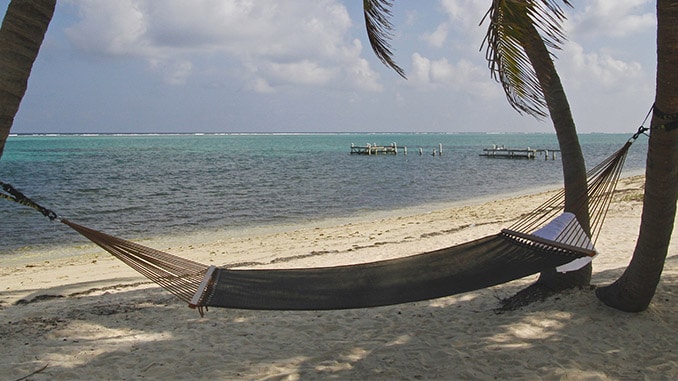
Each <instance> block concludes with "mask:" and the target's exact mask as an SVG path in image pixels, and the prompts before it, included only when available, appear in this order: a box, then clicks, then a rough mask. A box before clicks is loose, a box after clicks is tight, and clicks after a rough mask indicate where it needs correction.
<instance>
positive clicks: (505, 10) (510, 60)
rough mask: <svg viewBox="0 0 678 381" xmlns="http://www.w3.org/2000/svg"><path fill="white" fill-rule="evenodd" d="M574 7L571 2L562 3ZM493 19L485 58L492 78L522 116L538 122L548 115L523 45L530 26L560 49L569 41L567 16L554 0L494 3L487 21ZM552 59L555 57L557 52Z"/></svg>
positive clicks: (494, 1)
mask: <svg viewBox="0 0 678 381" xmlns="http://www.w3.org/2000/svg"><path fill="white" fill-rule="evenodd" d="M562 2H563V3H564V4H565V5H568V6H571V4H570V3H569V2H568V1H567V0H563V1H562ZM485 19H489V23H490V25H489V27H488V29H487V35H486V36H485V40H484V41H483V45H481V50H482V49H483V46H485V44H487V50H486V53H485V58H486V59H487V62H488V67H489V69H490V72H491V75H492V77H493V78H494V79H495V80H497V81H498V82H499V83H501V84H502V86H503V88H504V93H505V94H506V98H507V99H508V102H509V104H510V105H511V106H512V107H513V108H514V109H516V110H517V111H518V112H519V113H523V112H524V113H527V114H529V115H532V116H534V117H535V118H537V119H542V118H544V117H546V116H548V108H547V105H546V100H545V98H544V92H543V90H542V88H541V85H540V84H539V80H538V78H537V75H536V73H535V70H534V68H533V65H538V64H539V63H538V62H537V63H535V62H530V59H529V58H528V56H527V54H526V53H525V50H524V48H523V44H524V43H525V41H526V39H525V36H526V35H527V33H526V30H527V29H528V26H531V27H534V28H536V29H537V30H538V31H539V34H540V36H541V38H542V40H543V41H544V44H545V45H546V46H547V47H548V48H551V49H560V46H561V45H562V44H563V41H564V40H565V35H564V33H563V30H562V22H563V21H564V20H565V14H564V13H563V11H562V9H561V8H560V6H559V5H558V4H557V2H556V1H551V0H539V1H537V0H493V1H492V6H491V7H490V9H489V10H488V11H487V14H485V17H484V18H483V21H481V24H482V22H484V21H485ZM550 54H551V56H552V57H553V58H555V55H553V52H550Z"/></svg>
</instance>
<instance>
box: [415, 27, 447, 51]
mask: <svg viewBox="0 0 678 381" xmlns="http://www.w3.org/2000/svg"><path fill="white" fill-rule="evenodd" d="M448 31H449V26H448V25H447V23H442V24H440V25H438V28H436V30H435V31H434V32H433V33H430V34H424V35H423V36H421V39H422V40H424V41H426V42H428V44H429V45H431V46H433V47H436V48H440V47H442V46H443V44H445V40H447V33H448Z"/></svg>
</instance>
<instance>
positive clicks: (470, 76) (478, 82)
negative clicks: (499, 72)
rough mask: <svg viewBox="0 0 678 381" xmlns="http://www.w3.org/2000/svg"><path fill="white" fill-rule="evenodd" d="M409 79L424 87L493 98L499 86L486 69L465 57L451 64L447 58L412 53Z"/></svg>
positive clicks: (497, 92) (498, 90)
mask: <svg viewBox="0 0 678 381" xmlns="http://www.w3.org/2000/svg"><path fill="white" fill-rule="evenodd" d="M410 81H411V82H412V84H414V85H416V86H420V87H424V88H426V87H440V86H444V87H445V88H449V89H450V91H453V92H461V93H469V94H473V95H476V96H481V97H483V98H494V97H496V96H497V95H498V94H500V88H499V86H498V85H496V83H494V82H493V81H492V80H490V79H489V74H488V73H487V70H486V69H485V68H480V67H478V66H475V65H473V64H472V63H471V62H470V61H468V60H465V59H462V60H459V61H458V62H457V63H456V64H452V63H450V62H449V61H448V60H447V58H442V59H439V60H431V59H428V58H426V57H424V56H422V55H421V54H419V53H414V54H413V55H412V75H411V77H410Z"/></svg>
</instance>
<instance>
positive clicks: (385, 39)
mask: <svg viewBox="0 0 678 381" xmlns="http://www.w3.org/2000/svg"><path fill="white" fill-rule="evenodd" d="M392 5H393V3H392V2H391V1H389V0H363V14H364V15H365V28H366V30H367V37H368V39H369V40H370V45H371V46H372V50H373V51H374V54H376V55H377V58H379V60H380V61H381V62H382V63H383V64H384V65H386V66H388V67H390V68H391V69H393V70H395V72H396V73H398V74H399V75H400V76H401V77H403V78H407V77H405V71H404V70H403V69H402V68H401V67H400V66H398V64H396V63H395V60H394V59H393V52H392V51H391V49H392V47H391V44H390V43H389V40H390V39H391V38H392V37H393V34H392V31H393V24H391V21H390V17H391V9H390V7H391V6H392Z"/></svg>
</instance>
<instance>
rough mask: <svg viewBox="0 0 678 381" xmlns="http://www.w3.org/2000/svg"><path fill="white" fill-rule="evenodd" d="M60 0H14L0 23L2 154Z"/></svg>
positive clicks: (0, 143)
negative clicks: (0, 23) (0, 24)
mask: <svg viewBox="0 0 678 381" xmlns="http://www.w3.org/2000/svg"><path fill="white" fill-rule="evenodd" d="M55 6H56V0H37V1H30V0H13V1H12V2H11V3H10V4H9V6H8V7H7V13H5V18H4V20H3V21H2V27H0V157H2V152H3V151H4V148H5V142H6V141H7V136H8V135H9V130H10V129H11V128H12V124H13V123H14V117H15V116H16V113H17V111H19V104H20V103H21V99H22V98H23V96H24V94H25V93H26V88H27V87H28V77H29V76H30V74H31V69H32V68H33V62H35V59H36V57H37V56H38V51H39V50H40V45H42V40H43V39H44V37H45V32H47V27H48V26H49V23H50V21H51V20H52V16H53V15H54V8H55Z"/></svg>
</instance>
